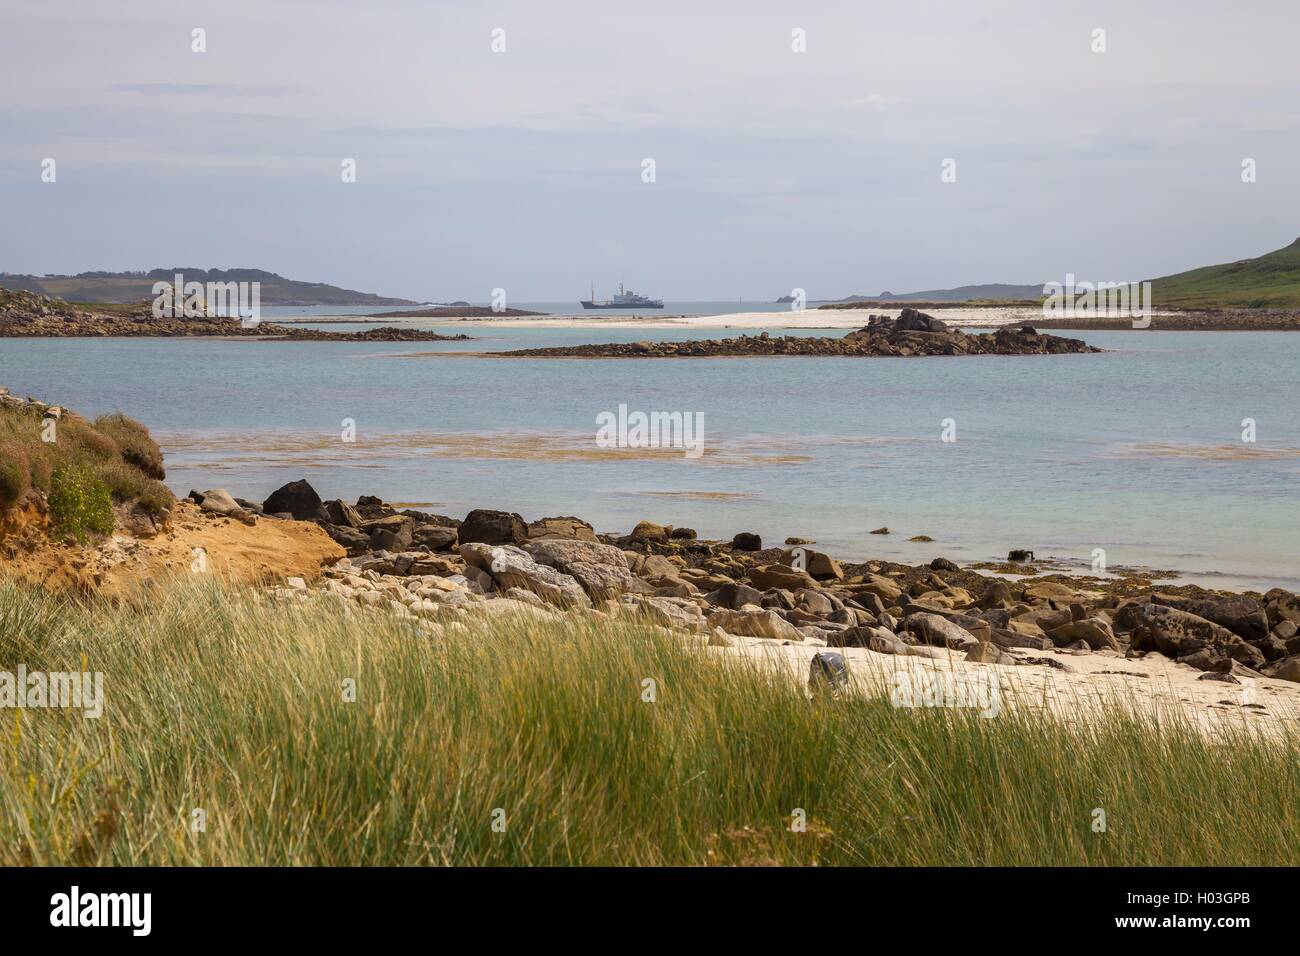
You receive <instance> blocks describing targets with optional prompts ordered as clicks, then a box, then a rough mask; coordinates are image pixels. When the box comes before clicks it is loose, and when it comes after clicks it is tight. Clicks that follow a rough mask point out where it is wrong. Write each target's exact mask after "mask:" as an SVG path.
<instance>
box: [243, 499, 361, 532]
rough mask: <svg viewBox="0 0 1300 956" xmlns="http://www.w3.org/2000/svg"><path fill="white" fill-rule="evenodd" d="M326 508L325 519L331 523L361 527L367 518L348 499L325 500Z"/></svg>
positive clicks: (347, 526)
mask: <svg viewBox="0 0 1300 956" xmlns="http://www.w3.org/2000/svg"><path fill="white" fill-rule="evenodd" d="M324 508H325V520H326V521H328V522H329V523H330V524H336V525H341V526H343V527H345V528H360V527H361V522H362V521H363V520H365V519H363V518H362V517H361V515H360V513H359V512H358V511H357V509H356V508H354V507H352V506H351V505H350V504H348V503H347V502H346V501H340V500H339V499H338V498H334V499H332V500H330V501H327V502H325V504H324ZM263 510H265V509H263Z"/></svg>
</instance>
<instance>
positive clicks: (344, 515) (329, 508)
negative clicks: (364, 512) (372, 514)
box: [324, 498, 365, 528]
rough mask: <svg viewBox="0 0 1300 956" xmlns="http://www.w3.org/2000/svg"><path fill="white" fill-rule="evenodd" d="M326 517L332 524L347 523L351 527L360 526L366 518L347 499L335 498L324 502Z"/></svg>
mask: <svg viewBox="0 0 1300 956" xmlns="http://www.w3.org/2000/svg"><path fill="white" fill-rule="evenodd" d="M324 508H325V518H326V520H327V521H328V522H329V523H330V524H339V525H345V526H346V527H349V528H360V527H361V522H362V521H363V520H365V519H363V518H362V517H361V514H360V513H359V512H358V511H357V509H356V508H354V507H352V506H351V505H350V504H348V503H347V502H346V501H340V500H339V499H338V498H334V499H332V500H330V501H327V502H325V503H324Z"/></svg>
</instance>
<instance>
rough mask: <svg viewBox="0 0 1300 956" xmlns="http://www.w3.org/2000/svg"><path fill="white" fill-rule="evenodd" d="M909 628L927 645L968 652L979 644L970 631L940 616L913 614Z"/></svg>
mask: <svg viewBox="0 0 1300 956" xmlns="http://www.w3.org/2000/svg"><path fill="white" fill-rule="evenodd" d="M907 628H908V630H909V631H911V632H912V633H913V634H915V635H916V636H917V637H918V638H920V639H921V641H923V642H924V643H926V644H930V645H933V646H936V647H950V648H952V649H954V650H967V649H969V648H971V647H973V646H974V645H976V644H978V643H979V640H978V639H977V638H976V637H975V635H974V634H972V633H971V632H970V631H968V630H966V629H965V628H964V627H961V626H960V625H958V624H954V623H953V622H952V621H950V620H948V619H947V618H944V617H940V616H939V615H938V614H912V615H910V616H909V617H908V618H907Z"/></svg>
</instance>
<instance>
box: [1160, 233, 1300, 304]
mask: <svg viewBox="0 0 1300 956" xmlns="http://www.w3.org/2000/svg"><path fill="white" fill-rule="evenodd" d="M1151 297H1152V299H1153V300H1154V302H1155V304H1156V305H1157V306H1159V307H1165V308H1183V309H1191V308H1224V307H1236V308H1248V309H1267V308H1272V309H1294V308H1300V239H1297V240H1296V241H1295V242H1293V243H1291V245H1289V246H1287V247H1285V248H1283V249H1278V250H1277V251H1275V252H1269V253H1266V254H1265V255H1262V256H1257V257H1256V258H1254V259H1241V260H1238V261H1237V262H1229V263H1225V264H1224V265H1219V266H1203V267H1202V268H1200V269H1192V270H1190V271H1188V272H1179V273H1177V274H1175V275H1170V276H1162V277H1161V278H1159V279H1154V280H1152V284H1151Z"/></svg>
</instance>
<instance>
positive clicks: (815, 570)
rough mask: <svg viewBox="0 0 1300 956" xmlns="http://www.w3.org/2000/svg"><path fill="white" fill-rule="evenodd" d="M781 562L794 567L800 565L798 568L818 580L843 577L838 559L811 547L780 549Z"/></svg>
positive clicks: (835, 579)
mask: <svg viewBox="0 0 1300 956" xmlns="http://www.w3.org/2000/svg"><path fill="white" fill-rule="evenodd" d="M781 563H782V564H786V565H789V566H790V567H794V568H799V566H800V565H802V568H800V569H801V570H803V571H807V572H808V574H809V575H811V576H812V577H814V578H816V579H817V580H818V581H832V580H834V581H838V580H840V579H841V578H843V577H844V569H843V568H841V567H840V563H839V562H838V561H836V560H835V559H834V558H832V557H831V556H830V555H829V554H826V553H825V552H824V551H814V550H813V549H812V548H805V547H802V546H801V547H797V548H790V549H788V550H786V551H782V552H781Z"/></svg>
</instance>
